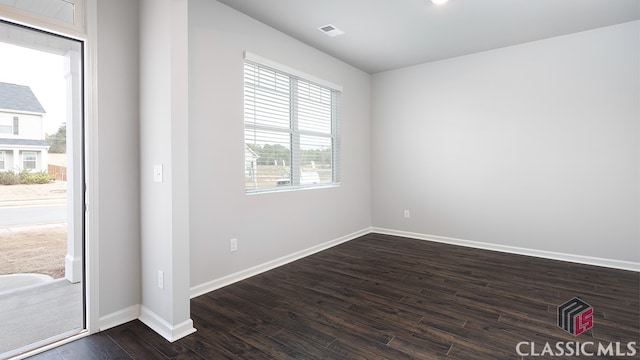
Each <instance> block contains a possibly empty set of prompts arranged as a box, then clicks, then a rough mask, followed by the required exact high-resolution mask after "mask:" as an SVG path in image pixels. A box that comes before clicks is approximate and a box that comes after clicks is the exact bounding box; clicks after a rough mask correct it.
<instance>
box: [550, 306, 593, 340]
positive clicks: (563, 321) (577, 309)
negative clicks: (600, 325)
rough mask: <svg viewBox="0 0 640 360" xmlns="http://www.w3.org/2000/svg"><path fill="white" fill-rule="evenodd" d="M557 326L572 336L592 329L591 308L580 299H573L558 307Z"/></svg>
mask: <svg viewBox="0 0 640 360" xmlns="http://www.w3.org/2000/svg"><path fill="white" fill-rule="evenodd" d="M558 326H559V327H560V328H562V329H563V330H564V331H566V332H568V333H569V334H571V335H573V336H578V335H580V334H582V333H583V332H585V331H587V330H589V329H591V328H592V327H593V308H592V307H591V305H589V304H587V303H586V302H584V301H582V300H581V299H580V298H577V297H575V298H573V299H571V300H569V301H567V302H565V303H564V304H562V305H560V306H558Z"/></svg>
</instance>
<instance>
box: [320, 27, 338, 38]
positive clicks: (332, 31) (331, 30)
mask: <svg viewBox="0 0 640 360" xmlns="http://www.w3.org/2000/svg"><path fill="white" fill-rule="evenodd" d="M318 30H320V31H322V32H323V33H325V34H327V35H329V36H331V37H334V36H338V35H342V34H344V31H342V30H340V29H338V28H337V27H335V26H333V25H331V24H327V25H325V26H320V27H319V28H318Z"/></svg>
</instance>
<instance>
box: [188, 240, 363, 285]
mask: <svg viewBox="0 0 640 360" xmlns="http://www.w3.org/2000/svg"><path fill="white" fill-rule="evenodd" d="M370 232H371V228H365V229H362V230H359V231H356V232H354V233H351V234H349V235H346V236H342V237H340V238H337V239H334V240H331V241H328V242H326V243H323V244H320V245H316V246H312V247H310V248H308V249H304V250H301V251H298V252H295V253H293V254H289V255H286V256H283V257H281V258H278V259H275V260H271V261H268V262H266V263H263V264H260V265H257V266H254V267H252V268H249V269H246V270H242V271H238V272H236V273H233V274H230V275H227V276H224V277H221V278H219V279H215V280H212V281H208V282H206V283H203V284H200V285H196V286H194V287H192V288H191V298H194V297H198V296H200V295H203V294H206V293H208V292H211V291H213V290H216V289H220V288H222V287H225V286H227V285H230V284H233V283H235V282H238V281H240V280H244V279H247V278H250V277H252V276H254V275H258V274H261V273H263V272H265V271H269V270H271V269H275V268H277V267H279V266H282V265H285V264H288V263H290V262H293V261H296V260H299V259H302V258H303V257H306V256H309V255H312V254H315V253H317V252H320V251H322V250H326V249H329V248H331V247H334V246H336V245H339V244H342V243H344V242H347V241H349V240H353V239H355V238H358V237H360V236H363V235H366V234H368V233H370Z"/></svg>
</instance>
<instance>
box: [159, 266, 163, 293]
mask: <svg viewBox="0 0 640 360" xmlns="http://www.w3.org/2000/svg"><path fill="white" fill-rule="evenodd" d="M158 287H159V288H160V289H163V290H164V271H162V270H158Z"/></svg>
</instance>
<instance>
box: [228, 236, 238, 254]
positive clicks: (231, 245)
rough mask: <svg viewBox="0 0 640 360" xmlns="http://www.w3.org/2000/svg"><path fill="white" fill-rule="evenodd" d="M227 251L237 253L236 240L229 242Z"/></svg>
mask: <svg viewBox="0 0 640 360" xmlns="http://www.w3.org/2000/svg"><path fill="white" fill-rule="evenodd" d="M229 251H231V252H234V251H238V239H231V240H229Z"/></svg>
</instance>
